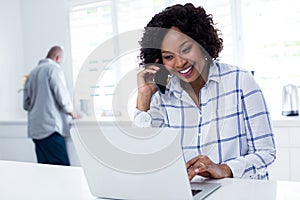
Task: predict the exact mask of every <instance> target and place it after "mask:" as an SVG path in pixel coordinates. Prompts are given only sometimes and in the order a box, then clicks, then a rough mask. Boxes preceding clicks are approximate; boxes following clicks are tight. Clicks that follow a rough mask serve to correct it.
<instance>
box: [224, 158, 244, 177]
mask: <svg viewBox="0 0 300 200" xmlns="http://www.w3.org/2000/svg"><path fill="white" fill-rule="evenodd" d="M242 163H243V162H241V161H239V160H230V161H227V162H226V164H227V165H228V167H229V168H230V169H231V172H232V176H233V178H241V177H242V176H243V175H244V172H245V169H246V167H245V166H244V165H243V164H242Z"/></svg>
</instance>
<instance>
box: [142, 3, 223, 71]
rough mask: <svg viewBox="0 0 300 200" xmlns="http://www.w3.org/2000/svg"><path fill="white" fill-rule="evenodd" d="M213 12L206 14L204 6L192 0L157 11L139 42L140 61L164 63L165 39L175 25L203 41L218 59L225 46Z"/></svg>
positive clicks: (210, 52)
mask: <svg viewBox="0 0 300 200" xmlns="http://www.w3.org/2000/svg"><path fill="white" fill-rule="evenodd" d="M214 25H215V24H214V22H213V19H212V15H211V14H206V11H205V10H204V8H203V7H201V6H200V7H197V8H196V7H195V6H194V5H193V4H191V3H187V4H185V5H180V4H177V5H174V6H170V7H167V8H166V9H164V10H163V11H162V12H160V13H158V14H156V15H155V16H154V17H153V18H152V19H151V21H150V22H149V23H148V24H147V26H146V27H145V28H144V34H143V36H142V40H141V41H140V42H139V43H140V45H141V49H140V55H139V57H140V59H141V63H140V65H145V64H148V63H154V62H155V61H156V59H157V58H158V59H159V62H158V63H162V58H161V53H160V51H161V50H160V46H161V42H162V40H163V38H164V36H165V35H166V33H167V31H168V30H169V29H170V28H171V27H173V26H174V27H177V28H179V30H180V31H182V32H183V33H184V34H186V35H188V36H189V37H191V38H192V39H193V40H195V41H196V42H197V43H199V44H200V45H201V46H202V47H203V48H204V49H205V50H206V51H207V53H208V54H209V56H210V57H211V58H212V59H216V58H217V57H218V56H219V53H220V52H221V50H222V49H223V40H222V38H220V37H219V36H220V35H221V32H220V30H218V29H216V28H215V27H214Z"/></svg>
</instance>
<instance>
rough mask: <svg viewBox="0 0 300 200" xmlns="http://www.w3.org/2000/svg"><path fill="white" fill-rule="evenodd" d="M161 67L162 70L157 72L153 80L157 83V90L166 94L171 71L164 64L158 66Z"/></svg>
mask: <svg viewBox="0 0 300 200" xmlns="http://www.w3.org/2000/svg"><path fill="white" fill-rule="evenodd" d="M158 67H159V68H160V70H159V71H158V72H157V73H156V74H155V76H154V78H153V81H154V83H155V86H156V88H157V90H158V91H159V92H160V93H162V94H165V92H166V86H167V83H168V77H169V74H170V73H169V71H168V70H167V69H166V67H165V66H163V65H159V66H158Z"/></svg>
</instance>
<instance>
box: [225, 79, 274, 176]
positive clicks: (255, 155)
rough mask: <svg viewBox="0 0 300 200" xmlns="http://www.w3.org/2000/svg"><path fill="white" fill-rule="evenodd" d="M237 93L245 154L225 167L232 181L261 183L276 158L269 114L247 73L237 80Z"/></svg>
mask: <svg viewBox="0 0 300 200" xmlns="http://www.w3.org/2000/svg"><path fill="white" fill-rule="evenodd" d="M241 90H242V96H241V99H242V100H241V102H242V107H243V113H244V123H245V127H246V134H247V144H248V152H247V154H246V155H244V156H241V157H238V158H236V159H232V160H229V161H227V162H226V164H227V165H228V166H229V167H230V168H231V170H232V173H233V176H234V177H235V178H253V179H264V178H265V177H262V176H265V174H266V170H267V168H268V167H269V166H270V165H271V164H272V163H273V162H274V160H275V158H276V149H275V142H274V135H273V131H272V125H271V119H270V113H269V111H268V108H267V105H266V101H265V99H264V96H263V94H262V91H261V90H260V88H259V86H258V84H257V83H256V81H255V79H254V78H253V77H252V75H251V74H250V73H245V74H244V75H243V76H241Z"/></svg>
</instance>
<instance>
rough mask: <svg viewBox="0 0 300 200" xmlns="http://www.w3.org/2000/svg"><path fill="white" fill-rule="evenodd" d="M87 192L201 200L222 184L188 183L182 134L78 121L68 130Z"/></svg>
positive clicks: (110, 196) (140, 199) (120, 196)
mask: <svg viewBox="0 0 300 200" xmlns="http://www.w3.org/2000/svg"><path fill="white" fill-rule="evenodd" d="M71 137H72V139H73V142H74V145H75V149H76V151H77V154H78V157H79V161H80V164H81V166H82V168H83V171H84V173H85V176H86V179H87V182H88V185H89V187H90V190H91V193H92V194H93V195H94V196H96V197H100V198H108V199H137V200H143V199H145V200H146V199H149V200H153V199H156V200H160V199H161V200H166V199H172V200H173V199H180V200H182V199H184V200H189V199H203V198H205V197H207V196H208V195H209V194H211V193H212V192H213V191H215V190H217V189H218V188H219V187H220V186H221V185H220V184H218V183H209V182H206V181H203V182H197V183H192V184H190V182H189V180H188V176H187V172H186V167H185V161H184V157H183V156H182V148H181V134H180V131H179V130H178V129H177V130H176V129H171V128H164V129H158V128H137V127H134V126H132V125H131V123H116V122H99V123H97V122H93V123H92V122H90V123H87V122H86V123H84V122H82V123H77V124H76V125H75V126H74V127H73V128H72V130H71Z"/></svg>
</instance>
